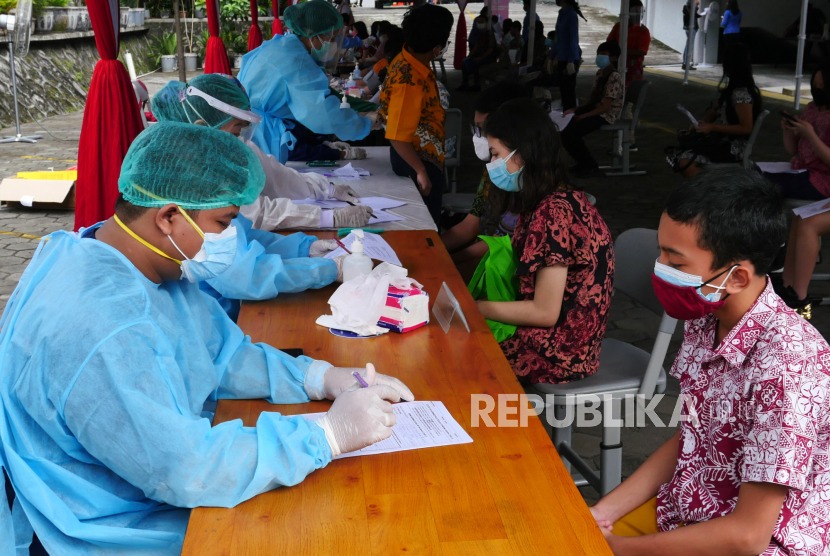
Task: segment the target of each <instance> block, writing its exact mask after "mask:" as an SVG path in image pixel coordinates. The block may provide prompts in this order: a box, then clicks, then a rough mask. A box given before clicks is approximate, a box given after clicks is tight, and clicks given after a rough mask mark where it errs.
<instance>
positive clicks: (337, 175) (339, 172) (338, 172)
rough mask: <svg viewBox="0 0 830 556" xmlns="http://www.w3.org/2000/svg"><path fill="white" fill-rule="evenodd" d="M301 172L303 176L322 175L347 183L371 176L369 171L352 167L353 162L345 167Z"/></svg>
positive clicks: (312, 169)
mask: <svg viewBox="0 0 830 556" xmlns="http://www.w3.org/2000/svg"><path fill="white" fill-rule="evenodd" d="M299 172H300V173H301V174H309V173H312V174H320V175H321V176H326V177H327V178H332V179H338V180H346V181H356V180H359V179H362V178H364V177H366V176H370V175H371V174H370V173H369V171H368V170H364V169H363V168H357V167H355V166H352V163H351V162H349V163H348V164H346V165H345V166H337V167H335V166H327V167H320V168H309V169H307V170H299Z"/></svg>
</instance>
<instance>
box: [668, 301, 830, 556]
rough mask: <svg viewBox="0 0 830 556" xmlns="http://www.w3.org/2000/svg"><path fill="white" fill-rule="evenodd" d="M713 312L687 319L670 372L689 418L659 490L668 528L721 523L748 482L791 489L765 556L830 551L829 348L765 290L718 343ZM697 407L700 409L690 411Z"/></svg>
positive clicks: (813, 555) (813, 554)
mask: <svg viewBox="0 0 830 556" xmlns="http://www.w3.org/2000/svg"><path fill="white" fill-rule="evenodd" d="M717 326H718V320H717V319H716V318H715V317H714V316H713V315H708V316H706V317H703V318H702V319H698V320H694V321H689V322H687V323H686V330H685V336H684V339H683V345H682V346H681V348H680V353H679V354H678V355H677V359H676V360H675V362H674V366H673V367H672V370H671V374H672V376H674V377H676V378H677V379H678V380H680V388H681V400H683V403H684V410H683V414H684V415H687V416H689V418H691V417H692V416H695V417H697V424H696V423H695V421H694V419H691V420H687V421H685V422H682V423H681V427H680V446H679V449H678V454H677V469H676V470H675V472H674V476H673V477H672V479H671V481H669V482H668V483H666V484H664V485H663V486H661V487H660V490H659V491H658V494H657V525H658V527H659V528H660V530H661V531H668V530H670V529H675V528H676V527H678V526H680V525H689V524H692V523H698V522H701V521H707V520H709V519H713V518H717V517H722V516H725V515H727V514H729V513H730V512H732V511H733V510H734V509H735V505H736V503H737V501H738V491H739V489H740V487H741V483H745V482H760V483H774V484H779V485H784V486H786V487H787V488H788V491H787V497H786V499H785V501H784V506H783V507H782V509H781V515H780V517H779V518H778V522H777V523H776V525H775V529H774V530H773V532H772V539H771V540H770V544H769V546H768V547H767V550H766V551H765V552H764V553H763V556H783V555H785V554H786V555H790V556H794V555H799V556H819V555H825V554H827V553H828V549H829V548H830V536H829V535H828V528H830V460H828V447H830V446H829V444H830V401H828V396H827V392H828V387H830V371H829V370H830V348H828V345H827V343H826V342H825V341H824V339H823V338H822V337H821V335H820V334H819V333H818V331H817V330H816V329H815V328H813V327H812V326H810V324H808V323H807V321H805V320H804V319H803V318H801V317H800V316H799V315H798V314H796V313H795V312H794V311H793V310H792V309H790V308H789V307H787V305H786V304H785V303H784V302H783V301H782V300H781V298H779V297H778V296H777V295H776V294H775V293H774V292H773V289H772V285H771V284H768V285H767V287H766V289H765V290H764V291H763V293H762V294H761V295H760V296H759V297H758V300H757V301H756V302H755V304H754V305H753V306H752V308H751V309H750V310H749V311H748V312H747V313H746V315H744V317H743V318H742V319H741V321H740V322H739V323H738V324H737V325H736V326H735V327H734V328H733V329H732V331H730V332H729V334H727V336H726V337H725V338H724V339H723V341H722V342H721V343H720V345H718V346H716V347H715V345H714V344H715V331H716V330H717ZM692 408H693V409H694V411H692Z"/></svg>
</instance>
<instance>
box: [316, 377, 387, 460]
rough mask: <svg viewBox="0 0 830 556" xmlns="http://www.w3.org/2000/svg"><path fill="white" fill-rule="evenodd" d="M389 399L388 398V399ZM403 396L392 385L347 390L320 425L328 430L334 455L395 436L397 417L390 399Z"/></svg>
mask: <svg viewBox="0 0 830 556" xmlns="http://www.w3.org/2000/svg"><path fill="white" fill-rule="evenodd" d="M385 400H388V401H385ZM397 401H400V396H398V393H397V392H396V391H395V389H394V388H390V387H389V386H383V385H378V386H370V387H369V388H360V389H357V390H350V391H348V392H343V393H342V394H341V395H340V396H339V397H338V398H337V399H336V400H334V403H333V404H332V405H331V409H329V410H328V413H326V414H325V415H323V417H321V418H320V419H319V420H318V421H317V424H318V425H320V428H322V429H323V432H325V433H326V440H328V443H329V446H330V447H331V455H332V457H335V456H339V455H340V454H344V453H347V452H354V451H355V450H360V449H361V448H365V447H366V446H371V445H372V444H374V443H375V442H380V441H381V440H385V439H387V438H389V437H390V436H392V427H393V426H394V425H395V423H396V422H397V417H395V414H394V413H393V412H392V404H391V403H389V402H397Z"/></svg>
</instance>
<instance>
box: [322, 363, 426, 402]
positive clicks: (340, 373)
mask: <svg viewBox="0 0 830 556" xmlns="http://www.w3.org/2000/svg"><path fill="white" fill-rule="evenodd" d="M355 372H357V374H359V375H360V376H362V377H363V380H364V381H366V384H368V385H369V386H375V385H377V384H382V385H384V386H389V387H390V388H394V389H395V391H396V392H397V393H398V395H400V397H401V399H402V400H404V401H407V402H414V401H415V395H414V394H413V393H412V391H411V390H410V389H409V388H407V387H406V384H404V383H403V382H401V381H400V380H398V379H397V378H395V377H393V376H387V375H384V374H380V373H378V372H375V366H374V365H372V364H371V363H368V364H367V365H366V368H364V369H361V368H355V367H329V368H328V369H327V370H326V372H325V374H324V375H323V390H324V391H325V393H326V398H328V399H330V400H334V399H337V397H338V396H339V395H341V394H342V393H343V392H346V391H347V390H353V389H355V388H359V387H360V386H361V385H360V384H359V383H358V382H357V379H356V378H355V377H354V374H353V373H355Z"/></svg>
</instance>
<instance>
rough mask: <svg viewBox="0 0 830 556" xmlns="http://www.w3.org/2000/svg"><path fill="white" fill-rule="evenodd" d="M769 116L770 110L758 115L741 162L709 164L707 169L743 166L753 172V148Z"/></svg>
mask: <svg viewBox="0 0 830 556" xmlns="http://www.w3.org/2000/svg"><path fill="white" fill-rule="evenodd" d="M767 116H769V110H764V111H763V112H761V113H760V114H758V117H757V118H756V119H755V125H753V126H752V133H750V134H749V139H747V141H746V147H744V155H743V157H742V158H741V161H740V162H725V163H717V164H707V165H706V168H729V167H731V166H741V167H743V168H745V169H747V170H751V169H752V167H753V166H755V163H754V162H752V159H751V158H750V157H751V156H752V147H754V146H755V140H756V139H758V134H759V133H760V132H761V124H763V123H764V119H765V118H766V117H767Z"/></svg>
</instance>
